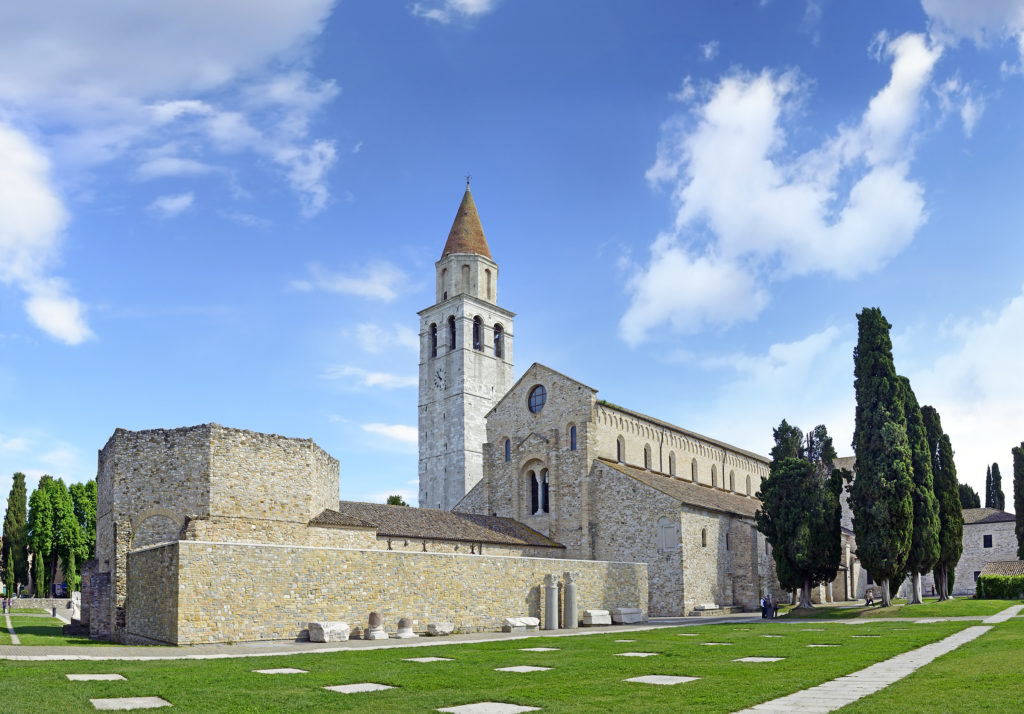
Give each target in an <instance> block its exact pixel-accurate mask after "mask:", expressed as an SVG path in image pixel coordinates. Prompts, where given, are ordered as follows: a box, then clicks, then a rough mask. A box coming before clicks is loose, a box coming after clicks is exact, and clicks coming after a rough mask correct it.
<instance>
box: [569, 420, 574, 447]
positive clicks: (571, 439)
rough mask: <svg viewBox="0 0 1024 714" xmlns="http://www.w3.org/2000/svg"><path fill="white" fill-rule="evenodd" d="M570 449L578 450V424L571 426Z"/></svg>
mask: <svg viewBox="0 0 1024 714" xmlns="http://www.w3.org/2000/svg"><path fill="white" fill-rule="evenodd" d="M569 450H570V451H576V425H575V424H573V425H572V426H570V427H569Z"/></svg>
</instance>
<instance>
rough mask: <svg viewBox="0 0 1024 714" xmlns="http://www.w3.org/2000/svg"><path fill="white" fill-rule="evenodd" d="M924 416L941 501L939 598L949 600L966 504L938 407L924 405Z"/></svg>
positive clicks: (938, 564)
mask: <svg viewBox="0 0 1024 714" xmlns="http://www.w3.org/2000/svg"><path fill="white" fill-rule="evenodd" d="M921 417H922V419H923V420H924V426H925V432H926V433H927V435H928V451H929V454H930V455H931V459H932V476H933V482H934V485H935V498H936V500H937V501H938V503H939V560H938V562H937V563H936V564H935V571H934V575H935V587H936V588H937V589H938V591H939V600H948V599H949V597H950V595H949V593H950V591H951V590H952V585H953V573H954V572H955V570H956V564H957V563H958V562H959V561H960V553H961V551H962V550H963V545H964V544H963V535H964V515H963V510H962V509H963V506H961V503H960V490H959V487H958V485H957V480H956V465H955V464H954V463H953V447H952V445H951V444H950V441H949V436H947V435H946V434H944V433H943V432H942V420H941V419H940V417H939V413H938V411H936V410H935V407H929V406H925V407H921ZM975 497H977V494H975Z"/></svg>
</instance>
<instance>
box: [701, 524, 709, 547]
mask: <svg viewBox="0 0 1024 714" xmlns="http://www.w3.org/2000/svg"><path fill="white" fill-rule="evenodd" d="M700 547H701V548H707V547H708V529H707V528H701V529H700Z"/></svg>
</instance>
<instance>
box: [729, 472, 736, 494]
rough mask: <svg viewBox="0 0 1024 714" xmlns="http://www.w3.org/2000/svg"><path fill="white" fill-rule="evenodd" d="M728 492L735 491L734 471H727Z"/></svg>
mask: <svg viewBox="0 0 1024 714" xmlns="http://www.w3.org/2000/svg"><path fill="white" fill-rule="evenodd" d="M729 490H730V491H735V490H736V472H735V471H729Z"/></svg>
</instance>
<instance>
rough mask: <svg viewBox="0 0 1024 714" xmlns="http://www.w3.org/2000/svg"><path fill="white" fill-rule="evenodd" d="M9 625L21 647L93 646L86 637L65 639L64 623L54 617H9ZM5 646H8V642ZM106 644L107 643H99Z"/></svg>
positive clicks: (91, 641)
mask: <svg viewBox="0 0 1024 714" xmlns="http://www.w3.org/2000/svg"><path fill="white" fill-rule="evenodd" d="M11 624H12V625H13V626H14V632H15V633H16V634H17V635H18V639H19V640H21V644H23V645H95V644H97V643H96V642H94V641H93V640H90V639H89V638H88V637H65V636H64V634H63V633H62V632H61V628H62V627H64V623H63V622H61V621H60V620H58V619H57V618H55V617H19V616H18V615H11ZM7 644H10V643H9V642H8V643H7ZM101 644H104V645H106V644H108V643H101Z"/></svg>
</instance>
